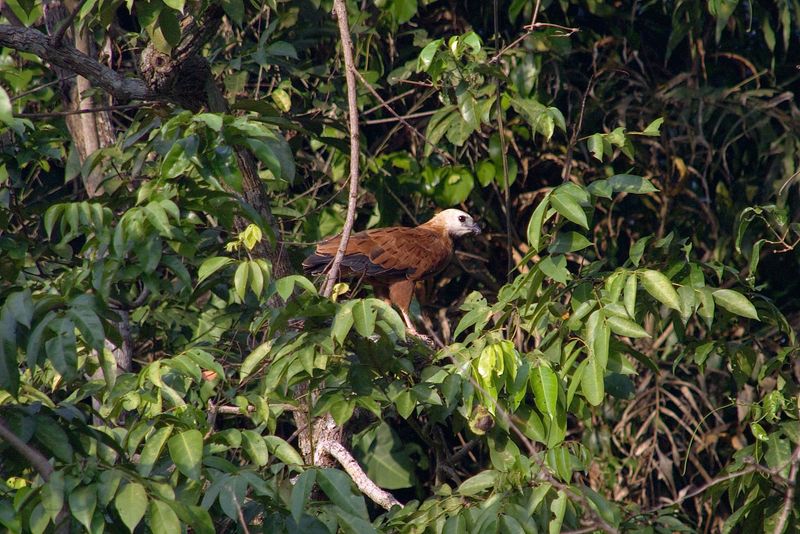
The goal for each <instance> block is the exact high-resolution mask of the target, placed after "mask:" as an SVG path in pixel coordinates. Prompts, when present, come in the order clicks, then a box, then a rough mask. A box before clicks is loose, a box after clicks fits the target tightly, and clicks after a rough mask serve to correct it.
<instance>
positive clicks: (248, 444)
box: [242, 430, 269, 467]
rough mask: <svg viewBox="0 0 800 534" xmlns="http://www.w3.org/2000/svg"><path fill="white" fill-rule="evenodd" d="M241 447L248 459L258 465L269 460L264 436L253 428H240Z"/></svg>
mask: <svg viewBox="0 0 800 534" xmlns="http://www.w3.org/2000/svg"><path fill="white" fill-rule="evenodd" d="M242 438H244V439H243V442H242V448H244V452H246V453H247V456H249V457H250V460H252V461H253V463H254V464H256V465H257V466H259V467H262V466H265V465H267V462H268V461H269V451H268V450H267V443H266V442H265V441H264V437H263V436H262V435H261V434H259V433H258V432H256V431H255V430H242Z"/></svg>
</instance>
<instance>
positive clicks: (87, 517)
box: [69, 484, 97, 532]
mask: <svg viewBox="0 0 800 534" xmlns="http://www.w3.org/2000/svg"><path fill="white" fill-rule="evenodd" d="M96 507H97V486H95V485H94V484H90V485H88V486H79V487H77V488H75V489H74V490H72V491H71V492H70V494H69V511H70V512H72V517H74V518H75V519H77V520H78V522H79V523H80V524H81V525H83V526H84V527H85V528H86V530H88V531H89V532H91V531H92V516H93V515H94V509H95V508H96Z"/></svg>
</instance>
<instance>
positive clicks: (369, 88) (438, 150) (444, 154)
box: [353, 67, 456, 163]
mask: <svg viewBox="0 0 800 534" xmlns="http://www.w3.org/2000/svg"><path fill="white" fill-rule="evenodd" d="M353 71H354V73H355V75H356V76H357V77H358V80H359V81H360V82H361V83H362V84H363V85H364V87H366V88H367V91H369V92H370V93H371V94H372V96H374V97H375V98H377V99H378V102H380V103H381V107H383V108H385V109H386V110H387V111H388V112H389V113H391V114H392V115H393V116H394V118H395V119H397V120H398V121H399V122H400V124H402V125H403V126H405V127H406V128H408V129H409V130H411V131H412V132H413V133H414V134H415V135H416V136H417V137H419V138H420V139H422V141H423V142H424V143H425V144H427V145H430V146H431V147H432V148H433V150H434V151H436V153H437V154H439V155H440V156H442V157H443V158H445V159H447V160H449V161H450V162H452V163H455V162H456V160H455V158H453V156H451V155H450V154H448V153H447V152H445V151H443V150H442V149H441V148H439V147H438V146H436V144H435V143H431V142H430V141H429V140H428V138H427V137H425V135H424V134H423V133H422V132H420V131H419V130H417V129H416V128H414V127H413V126H412V125H411V124H409V123H408V121H406V118H412V117H411V116H408V117H403V116H401V115H400V114H399V113H397V112H396V111H395V110H394V109H392V107H391V106H390V105H389V103H388V102H386V100H384V99H383V97H381V95H379V94H378V92H377V91H376V90H375V88H374V87H372V84H370V83H369V82H368V81H367V80H366V79H365V78H364V77H363V76H362V75H361V73H360V72H358V71H357V70H355V67H354V68H353ZM432 114H433V113H431V115H432ZM420 116H422V115H420ZM370 124H377V122H372V121H371V122H370Z"/></svg>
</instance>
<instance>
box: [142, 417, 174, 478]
mask: <svg viewBox="0 0 800 534" xmlns="http://www.w3.org/2000/svg"><path fill="white" fill-rule="evenodd" d="M170 434H172V425H168V426H165V427H161V428H159V429H158V430H156V432H155V433H154V434H153V435H152V436H150V437H149V438H148V439H147V443H145V445H144V448H143V449H142V454H141V455H140V456H139V465H137V466H136V471H137V472H138V473H139V474H140V475H142V476H143V477H146V476H149V475H150V473H151V472H152V471H153V466H155V463H156V461H157V460H158V457H159V456H161V450H162V449H163V448H164V443H166V441H167V438H168V437H169V435H170Z"/></svg>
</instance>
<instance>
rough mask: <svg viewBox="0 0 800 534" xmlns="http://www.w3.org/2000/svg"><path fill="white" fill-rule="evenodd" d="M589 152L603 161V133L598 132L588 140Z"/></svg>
mask: <svg viewBox="0 0 800 534" xmlns="http://www.w3.org/2000/svg"><path fill="white" fill-rule="evenodd" d="M587 144H588V146H589V152H591V153H592V156H594V158H595V159H596V160H597V161H603V134H600V133H596V134H593V135H592V136H591V137H589V140H588V141H587Z"/></svg>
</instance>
